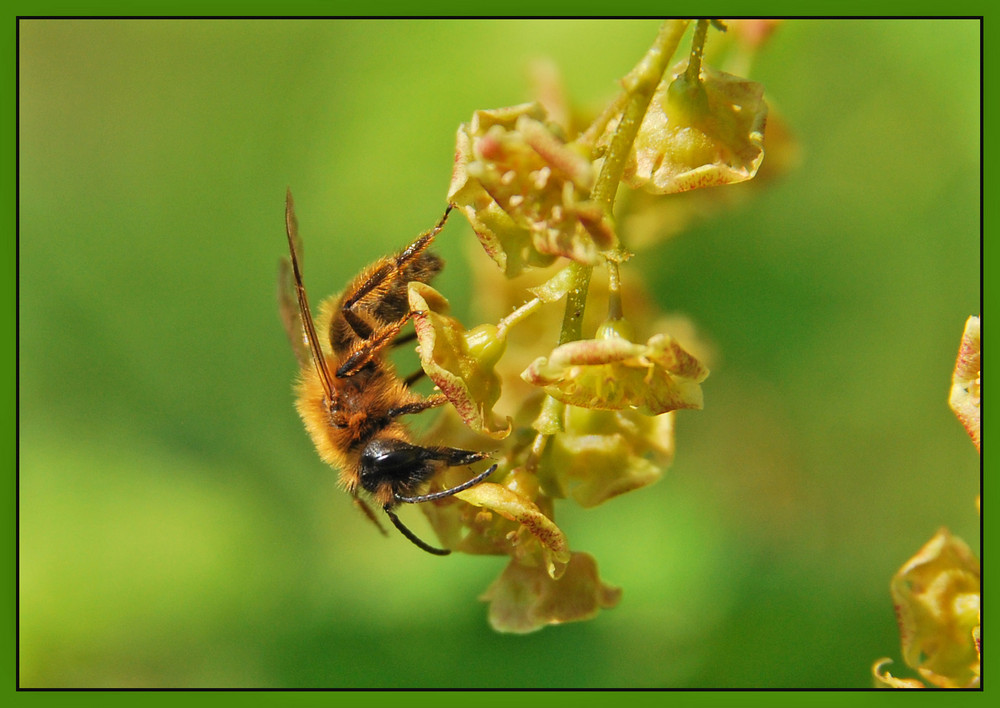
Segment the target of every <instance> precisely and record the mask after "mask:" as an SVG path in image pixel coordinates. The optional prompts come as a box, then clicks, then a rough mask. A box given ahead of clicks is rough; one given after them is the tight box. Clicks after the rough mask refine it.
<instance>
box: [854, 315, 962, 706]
mask: <svg viewBox="0 0 1000 708" xmlns="http://www.w3.org/2000/svg"><path fill="white" fill-rule="evenodd" d="M979 326H980V322H979V318H978V317H970V318H969V319H968V321H967V322H966V323H965V331H964V333H963V335H962V343H961V345H960V347H959V351H958V359H957V361H956V362H955V371H954V373H953V375H952V388H951V395H950V398H949V401H950V404H951V407H952V410H953V411H954V412H955V415H956V416H957V417H958V419H959V421H961V423H962V425H964V426H965V429H966V431H967V432H968V433H969V436H970V437H971V438H972V441H973V443H974V444H975V446H976V449H977V450H978V449H979V396H980V386H981V382H982V369H981V363H980V361H981V360H980V344H979V341H980V338H979ZM977 505H978V500H977ZM980 588H981V584H980V568H979V561H978V560H977V559H976V557H975V556H974V555H973V554H972V552H971V551H970V550H969V547H968V546H967V545H966V544H965V542H964V541H962V539H960V538H957V537H955V536H953V535H952V534H951V533H949V532H948V529H944V528H942V529H940V530H939V531H938V532H937V533H936V534H935V535H934V537H933V538H932V539H931V540H930V541H928V542H927V543H926V544H925V545H924V547H923V548H921V549H920V550H919V551H918V552H917V554H916V555H915V556H913V558H911V559H910V560H909V561H907V562H906V563H905V564H904V565H903V567H902V568H900V569H899V571H898V572H897V573H896V575H894V576H893V578H892V583H891V585H890V589H891V591H892V599H893V602H894V604H895V607H896V619H897V621H898V622H899V635H900V640H901V644H902V649H903V659H904V660H905V661H906V664H907V665H908V666H909V667H910V668H911V669H914V670H915V671H917V672H918V673H919V674H920V675H921V677H922V678H923V679H924V680H925V681H927V682H928V683H929V684H931V685H932V686H935V687H937V688H970V687H976V686H979V683H980V660H981V654H982V638H981V635H980V594H981V589H980ZM889 663H891V661H890V660H889V659H879V660H878V661H877V662H875V664H874V666H872V674H873V675H874V677H875V682H876V684H877V685H879V686H883V687H891V688H923V687H924V684H923V683H922V682H920V681H918V680H917V679H909V678H899V677H896V676H893V675H892V674H890V673H889V671H888V670H887V669H885V666H886V665H887V664H889Z"/></svg>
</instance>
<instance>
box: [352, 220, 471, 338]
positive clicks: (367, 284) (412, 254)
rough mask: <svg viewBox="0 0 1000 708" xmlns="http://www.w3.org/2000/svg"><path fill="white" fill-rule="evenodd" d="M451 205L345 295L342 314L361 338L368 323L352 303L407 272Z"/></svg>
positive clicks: (386, 285) (382, 291)
mask: <svg viewBox="0 0 1000 708" xmlns="http://www.w3.org/2000/svg"><path fill="white" fill-rule="evenodd" d="M453 207H454V205H452V204H449V205H448V208H447V209H445V212H444V215H443V216H442V217H441V219H440V220H439V221H438V223H437V224H436V225H435V226H434V228H433V229H431V230H430V231H427V232H425V233H423V234H421V235H420V236H418V237H417V238H416V239H415V240H414V241H413V243H411V244H410V245H409V246H407V247H406V248H404V249H403V250H402V251H400V252H399V253H397V254H396V255H395V257H394V258H391V259H390V258H384V259H382V261H380V262H379V264H378V265H376V266H375V267H374V268H373V269H372V270H371V272H370V273H369V275H368V277H366V278H365V279H364V281H363V282H362V283H361V284H360V285H359V286H358V287H357V289H355V290H354V292H353V293H351V295H350V296H349V297H346V298H344V301H343V303H341V310H342V312H343V314H344V318H345V319H346V320H347V322H348V323H349V324H350V325H351V327H352V328H353V329H354V331H355V332H356V333H357V335H358V336H359V337H361V338H362V339H365V338H367V337H368V333H366V331H364V330H368V331H370V328H369V327H368V325H367V323H365V322H364V321H363V320H362V319H361V318H360V317H357V316H356V315H355V313H354V311H353V308H354V306H355V305H356V304H358V303H359V302H361V301H362V300H364V299H365V298H366V297H368V296H369V295H371V294H372V293H375V294H378V293H385V292H386V291H388V290H389V289H390V288H391V284H392V283H393V282H395V281H396V280H397V279H399V278H400V277H401V276H402V274H403V273H405V272H406V270H407V268H409V267H410V266H411V265H413V264H414V263H418V264H419V260H418V259H419V258H420V257H421V254H423V252H424V251H426V250H427V247H428V246H430V244H431V241H433V240H434V237H435V236H437V234H438V232H439V231H441V229H443V228H444V224H445V222H446V221H447V220H448V214H450V213H451V210H452V208H453ZM425 258H426V257H425ZM359 326H360V329H359Z"/></svg>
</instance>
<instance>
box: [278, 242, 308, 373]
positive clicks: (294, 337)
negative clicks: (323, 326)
mask: <svg viewBox="0 0 1000 708" xmlns="http://www.w3.org/2000/svg"><path fill="white" fill-rule="evenodd" d="M299 253H300V254H301V253H302V250H301V243H300V244H299ZM300 257H301V256H300ZM278 312H279V313H280V314H281V323H282V324H283V325H284V326H285V334H287V335H288V341H289V342H290V343H291V345H292V351H294V352H295V358H296V359H298V360H299V366H307V365H308V364H309V362H310V354H309V338H308V337H307V336H306V330H305V327H303V326H302V315H300V314H299V303H298V297H297V295H296V293H295V283H294V281H293V277H292V262H291V261H290V260H288V259H287V258H282V259H281V263H279V264H278Z"/></svg>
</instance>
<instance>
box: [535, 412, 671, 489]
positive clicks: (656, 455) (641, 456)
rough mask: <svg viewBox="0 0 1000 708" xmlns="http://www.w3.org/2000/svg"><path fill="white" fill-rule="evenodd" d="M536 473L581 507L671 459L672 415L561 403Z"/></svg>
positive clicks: (645, 479)
mask: <svg viewBox="0 0 1000 708" xmlns="http://www.w3.org/2000/svg"><path fill="white" fill-rule="evenodd" d="M563 427H564V430H563V431H562V432H559V433H556V434H555V435H553V436H552V440H551V441H550V442H549V445H548V448H547V449H546V455H545V457H544V458H543V459H542V462H541V464H540V465H539V470H538V475H539V478H540V480H541V482H542V484H543V485H545V486H547V487H552V488H555V491H556V492H557V493H558V496H561V497H567V496H568V497H572V498H573V500H574V501H576V502H577V503H578V504H579V505H580V506H582V507H584V508H591V507H595V506H597V505H599V504H602V503H604V502H605V501H607V500H609V499H611V498H613V497H616V496H618V495H620V494H624V493H626V492H630V491H633V490H636V489H639V488H641V487H645V486H647V485H649V484H652V483H653V482H655V481H657V480H658V479H659V478H660V477H661V476H662V475H663V471H664V470H665V469H666V468H667V467H668V466H669V465H670V463H671V462H672V461H673V456H674V414H673V412H670V413H664V414H663V415H658V416H647V415H642V414H641V413H639V412H638V411H635V410H624V411H597V410H588V409H586V408H578V407H576V406H566V407H565V411H564V423H563Z"/></svg>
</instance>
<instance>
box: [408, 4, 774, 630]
mask: <svg viewBox="0 0 1000 708" xmlns="http://www.w3.org/2000/svg"><path fill="white" fill-rule="evenodd" d="M691 24H692V23H690V22H689V21H668V22H666V23H664V25H663V26H662V28H661V31H660V33H659V35H658V36H657V38H656V40H655V43H654V45H653V47H652V48H651V49H650V50H649V52H648V53H647V54H646V56H644V57H643V58H642V60H641V61H640V62H639V63H638V64H637V65H636V67H635V68H634V69H633V70H632V72H630V73H629V74H628V75H627V76H626V77H625V78H624V79H623V81H622V85H623V92H622V93H621V94H620V95H619V96H618V97H617V98H615V99H614V100H613V101H611V102H610V103H609V104H608V106H607V108H605V110H603V111H602V112H601V113H600V115H598V116H597V117H596V118H594V119H593V120H592V121H591V122H590V123H589V124H587V123H580V124H585V125H588V127H587V128H586V129H584V130H582V131H576V129H575V125H576V124H577V123H579V121H577V120H576V118H575V116H574V111H573V110H572V109H571V108H570V107H568V106H566V105H562V104H561V103H560V99H559V98H558V97H559V96H561V92H560V91H558V90H546V91H545V92H544V95H543V96H542V97H540V100H539V101H538V102H534V103H526V104H522V105H518V106H512V107H508V108H500V109H494V110H480V111H476V112H475V113H474V114H473V116H472V119H471V120H470V121H469V122H468V123H466V124H463V125H462V126H461V127H459V129H458V133H457V138H456V154H455V163H454V169H453V175H452V181H451V185H450V188H449V193H448V197H449V200H450V201H451V202H452V203H453V204H455V205H456V207H457V208H458V209H459V210H460V211H461V212H462V213H463V214H464V215H465V216H466V217H467V219H468V220H469V223H470V224H471V225H472V227H473V230H474V231H475V233H476V235H477V237H478V239H479V242H480V244H481V245H482V247H483V249H484V250H485V251H486V253H487V254H488V255H489V257H490V259H492V266H495V267H493V268H492V271H493V272H492V273H477V274H476V281H477V287H478V288H479V289H480V290H481V292H482V293H484V294H486V295H483V294H481V295H480V296H479V297H480V298H481V299H483V305H484V306H483V307H481V308H480V310H481V311H480V312H478V313H477V316H480V317H483V320H481V321H483V322H485V323H484V324H479V325H477V326H474V327H465V326H464V325H463V324H462V323H461V322H460V321H459V320H458V319H457V318H456V317H454V316H453V315H451V314H450V311H449V303H448V301H447V299H446V298H445V297H444V296H443V295H442V294H441V293H439V292H437V291H436V290H434V289H433V288H431V287H430V286H428V285H426V284H423V283H411V284H410V286H409V304H410V308H411V311H412V312H413V317H414V321H415V323H416V329H417V336H418V342H419V346H418V349H419V355H420V360H421V364H422V366H423V369H424V371H425V372H426V373H427V375H428V377H429V378H430V379H431V380H432V381H433V382H434V384H435V385H436V386H437V387H438V388H439V390H440V391H441V392H442V393H443V394H444V395H445V396H446V397H447V398H448V400H449V401H450V402H451V404H452V406H450V407H449V408H448V409H447V410H446V411H445V412H444V413H443V414H442V416H441V417H440V418H439V420H438V423H437V426H436V428H435V430H433V431H431V433H430V434H431V435H433V436H434V437H439V436H441V437H446V438H447V439H449V440H450V441H456V440H457V441H460V442H461V443H462V444H463V445H464V446H465V447H468V448H470V449H480V450H486V451H489V452H490V454H491V456H492V458H493V460H492V462H494V463H496V465H497V470H496V471H495V472H494V473H493V474H492V475H491V476H490V478H489V481H486V482H483V483H481V484H478V485H476V486H473V487H471V488H469V489H466V490H464V491H461V492H458V493H456V494H454V495H453V496H450V497H445V498H440V499H436V500H434V501H432V502H429V503H426V504H423V505H422V508H423V509H424V510H425V512H426V514H427V516H428V518H429V519H430V522H431V524H432V526H433V528H434V530H435V532H436V533H437V535H438V537H439V538H440V539H441V542H442V543H443V544H444V545H445V546H446V547H448V548H451V549H452V550H455V551H460V552H465V553H471V554H490V555H506V556H508V557H509V559H510V561H509V564H508V566H507V568H506V569H505V570H504V571H503V573H502V574H501V575H500V577H499V578H497V580H496V581H495V582H494V583H493V584H492V585H491V586H490V587H489V589H488V590H487V591H486V592H485V594H484V595H483V599H484V600H486V601H488V602H489V603H490V611H489V616H490V621H491V623H492V625H493V626H494V627H495V628H496V629H497V630H499V631H507V632H528V631H533V630H536V629H539V628H541V627H543V626H545V625H548V624H555V623H562V622H568V621H574V620H581V619H586V618H589V617H592V616H594V615H595V614H596V613H597V612H598V611H599V610H601V609H605V608H610V607H613V606H614V605H615V604H616V603H617V602H618V600H619V598H620V596H621V590H619V589H617V588H615V587H613V586H611V585H608V584H607V583H605V582H604V581H603V580H602V579H601V577H600V574H599V572H598V568H597V563H596V561H595V560H594V559H593V558H592V557H591V556H590V555H588V554H587V553H584V552H580V551H576V550H572V549H571V544H570V542H569V538H568V536H567V534H566V533H565V531H564V530H563V529H561V528H560V527H559V526H558V525H557V524H556V522H555V520H554V519H555V509H556V502H557V500H562V499H568V500H573V501H574V502H576V503H577V504H579V505H580V506H581V507H585V508H591V507H595V506H598V505H600V504H602V503H603V502H606V501H608V500H609V499H612V498H614V497H617V496H619V495H621V494H623V493H625V492H628V491H632V490H635V489H639V488H641V487H644V486H647V485H649V484H651V483H652V482H654V481H656V480H657V479H659V478H660V476H661V475H662V473H663V470H664V469H665V468H666V467H667V466H668V465H669V464H670V462H671V460H672V458H673V453H674V415H675V411H678V410H682V409H700V408H701V407H702V405H703V400H704V399H703V392H702V388H701V385H702V383H703V382H704V381H705V379H706V377H707V376H708V373H709V370H708V368H707V366H706V365H705V363H704V355H703V354H702V353H701V352H703V351H704V348H703V346H702V345H701V344H700V343H699V342H698V341H697V339H696V338H691V337H687V338H684V337H683V335H680V334H679V333H677V332H673V333H672V332H671V331H668V330H666V329H664V328H663V325H662V323H663V321H664V320H663V318H662V317H661V316H660V315H659V314H658V313H657V312H656V311H655V308H653V307H652V305H651V304H650V302H649V298H648V296H646V295H645V293H644V292H643V291H642V288H641V286H640V285H639V284H638V280H637V278H636V277H635V276H634V275H633V274H629V278H628V279H627V280H626V279H625V278H623V276H622V273H621V271H622V269H623V268H624V266H625V265H626V262H627V261H628V259H629V258H631V257H633V256H634V255H635V254H634V253H631V252H629V251H628V250H627V249H626V248H625V245H624V242H625V241H627V239H623V234H622V233H620V232H619V229H618V228H617V227H616V223H618V222H619V221H620V220H621V219H622V218H624V217H625V216H626V214H625V213H624V212H619V213H615V208H614V207H615V200H616V198H617V195H618V191H619V186H620V185H621V184H623V183H624V184H625V185H627V186H628V187H630V188H632V189H633V190H640V191H643V192H646V193H650V194H655V195H663V194H670V193H679V192H687V191H689V190H695V189H699V188H704V187H710V186H718V185H723V184H732V183H736V182H742V181H745V180H749V179H751V178H752V177H753V176H754V175H755V174H756V172H757V169H758V167H759V166H760V164H761V160H762V157H763V141H764V129H765V118H766V115H767V106H766V104H765V103H764V101H763V98H762V95H763V91H762V89H761V87H760V85H759V84H755V83H753V82H750V81H747V80H745V79H741V78H737V77H735V76H732V75H729V74H725V73H723V72H720V71H717V70H714V69H711V68H709V67H707V66H703V65H702V55H703V50H704V46H705V41H706V34H707V32H708V28H709V24H710V23H709V22H708V21H698V22H697V23H694V24H695V29H694V32H693V38H692V49H691V52H690V59H689V60H688V61H687V62H684V63H682V64H681V65H679V66H678V67H676V68H675V69H674V70H672V71H668V62H669V61H670V59H671V56H672V55H673V54H674V53H675V51H676V49H677V47H678V46H679V43H680V41H681V39H682V38H683V36H684V35H685V31H686V30H687V28H688V27H689V25H691ZM712 24H716V25H717V26H718V27H719V28H722V29H724V27H723V26H722V25H721V23H712ZM720 36H723V35H720ZM741 37H742V34H740V33H737V35H736V36H735V37H733V38H732V39H731V40H729V41H730V42H731V43H732V44H733V46H734V47H735V51H736V53H737V54H739V53H740V52H742V53H743V54H744V55H746V54H747V53H748V52H752V51H753V50H754V49H756V47H757V46H759V44H760V41H758V42H756V43H753V42H747V41H745V40H743V39H741ZM761 41H762V40H761ZM544 83H545V87H546V88H547V89H553V87H554V86H555V82H554V80H552V78H551V74H549V75H547V76H546V78H545V82H544ZM684 198H686V197H684ZM643 204H644V203H643V202H641V201H638V200H637V201H635V202H630V206H632V207H633V209H634V208H636V206H640V207H641V206H643ZM629 245H630V246H631V245H632V244H631V243H630V244H629ZM595 272H596V273H597V274H602V275H603V274H604V273H606V276H607V277H606V278H604V277H593V276H594V275H595ZM526 281H527V282H526ZM487 295H488V297H487ZM594 301H603V302H604V303H605V307H603V308H601V307H597V308H596V309H595V308H592V307H587V305H588V304H589V303H591V302H594ZM626 303H627V304H628V306H629V308H630V309H629V315H628V316H626V313H625V304H626ZM491 310H492V311H491ZM539 347H541V348H540V349H539ZM463 474H466V475H467V473H463V471H462V470H455V469H446V470H442V471H441V473H440V474H439V479H438V480H437V482H438V483H439V484H440V485H441V486H442V488H445V487H451V486H454V485H455V484H458V483H459V482H461V480H462V475H463ZM453 477H454V478H453Z"/></svg>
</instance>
